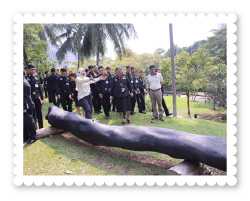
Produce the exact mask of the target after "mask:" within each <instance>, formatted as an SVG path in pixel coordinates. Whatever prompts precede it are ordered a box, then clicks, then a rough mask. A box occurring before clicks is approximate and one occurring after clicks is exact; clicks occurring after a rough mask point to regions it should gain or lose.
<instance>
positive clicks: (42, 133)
mask: <svg viewBox="0 0 250 201" xmlns="http://www.w3.org/2000/svg"><path fill="white" fill-rule="evenodd" d="M64 132H66V131H65V130H63V129H60V128H56V127H53V126H49V127H45V128H41V129H39V130H36V137H37V139H41V138H44V137H46V136H48V135H56V134H62V133H64Z"/></svg>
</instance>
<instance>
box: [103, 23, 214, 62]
mask: <svg viewBox="0 0 250 201" xmlns="http://www.w3.org/2000/svg"><path fill="white" fill-rule="evenodd" d="M134 27H135V30H136V32H137V35H138V39H135V40H134V39H130V40H129V41H126V44H127V46H128V47H129V48H131V49H132V51H134V52H135V53H137V54H142V53H154V51H155V50H156V49H157V48H162V49H164V50H166V51H167V50H168V49H169V48H170V39H169V24H166V25H165V26H163V25H162V23H161V24H160V23H159V24H157V23H146V24H142V23H134ZM217 27H218V24H215V23H202V22H200V23H173V40H174V44H175V45H178V46H179V47H188V46H190V45H192V44H193V43H194V42H196V41H199V40H204V39H207V37H209V36H212V32H210V30H212V29H215V28H217ZM106 56H107V57H111V58H112V59H114V58H115V53H114V51H113V47H112V44H111V43H110V42H109V43H108V52H107V54H106Z"/></svg>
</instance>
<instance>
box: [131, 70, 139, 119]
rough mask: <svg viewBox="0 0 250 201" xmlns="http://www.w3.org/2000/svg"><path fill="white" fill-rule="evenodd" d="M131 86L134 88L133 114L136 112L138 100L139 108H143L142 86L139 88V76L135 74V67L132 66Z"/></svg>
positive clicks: (132, 99)
mask: <svg viewBox="0 0 250 201" xmlns="http://www.w3.org/2000/svg"><path fill="white" fill-rule="evenodd" d="M131 87H132V90H133V94H134V95H133V98H131V115H134V114H135V104H136V102H137V104H138V108H139V110H141V105H140V102H139V96H140V88H139V78H138V76H137V75H135V67H134V66H132V67H131Z"/></svg>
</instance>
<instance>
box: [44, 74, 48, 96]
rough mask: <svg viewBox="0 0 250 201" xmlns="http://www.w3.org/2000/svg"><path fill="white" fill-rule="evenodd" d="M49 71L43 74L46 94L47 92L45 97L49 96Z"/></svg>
mask: <svg viewBox="0 0 250 201" xmlns="http://www.w3.org/2000/svg"><path fill="white" fill-rule="evenodd" d="M47 72H48V71H45V73H44V74H43V90H44V94H45V98H48V81H47V79H48V77H47Z"/></svg>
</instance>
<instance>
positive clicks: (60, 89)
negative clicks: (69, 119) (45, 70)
mask: <svg viewBox="0 0 250 201" xmlns="http://www.w3.org/2000/svg"><path fill="white" fill-rule="evenodd" d="M69 82H70V79H69V77H67V76H66V77H62V76H60V77H58V78H57V83H56V93H57V94H60V95H61V94H65V93H68V94H70V95H71V93H72V92H71V89H70V85H69Z"/></svg>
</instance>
